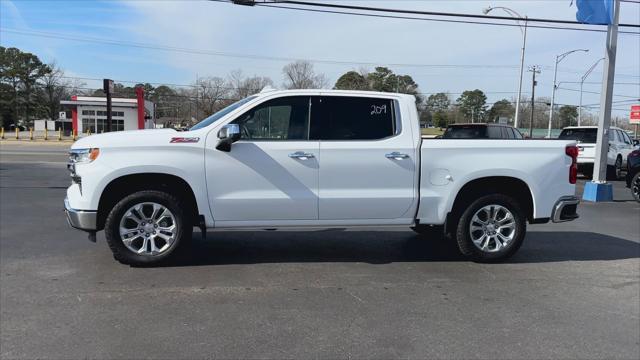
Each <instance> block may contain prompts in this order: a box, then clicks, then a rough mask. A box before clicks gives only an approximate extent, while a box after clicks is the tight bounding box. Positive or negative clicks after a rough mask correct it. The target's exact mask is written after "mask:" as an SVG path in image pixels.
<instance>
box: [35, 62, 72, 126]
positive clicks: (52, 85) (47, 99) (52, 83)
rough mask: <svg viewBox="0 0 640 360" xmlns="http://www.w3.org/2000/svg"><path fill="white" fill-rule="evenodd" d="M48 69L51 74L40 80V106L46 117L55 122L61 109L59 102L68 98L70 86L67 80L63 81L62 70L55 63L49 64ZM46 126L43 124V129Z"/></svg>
mask: <svg viewBox="0 0 640 360" xmlns="http://www.w3.org/2000/svg"><path fill="white" fill-rule="evenodd" d="M49 68H50V69H51V72H49V73H47V74H45V75H43V76H42V78H40V85H41V89H42V93H41V95H42V104H43V107H44V111H45V113H46V114H47V117H48V118H49V119H51V120H55V118H56V116H57V115H58V112H59V110H60V108H61V107H60V101H61V100H63V99H64V98H66V97H68V96H69V94H70V92H69V91H70V89H71V88H72V85H71V82H70V81H69V80H65V78H64V70H62V69H61V68H60V67H59V66H58V65H57V64H56V62H55V61H54V62H52V63H50V64H49ZM46 126H47V125H46V123H45V129H46Z"/></svg>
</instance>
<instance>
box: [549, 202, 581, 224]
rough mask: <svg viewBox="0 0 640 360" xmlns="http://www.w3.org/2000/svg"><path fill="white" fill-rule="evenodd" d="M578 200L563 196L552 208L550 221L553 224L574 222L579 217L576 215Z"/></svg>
mask: <svg viewBox="0 0 640 360" xmlns="http://www.w3.org/2000/svg"><path fill="white" fill-rule="evenodd" d="M579 203H580V199H578V198H577V197H576V196H563V197H561V198H560V199H559V200H558V201H557V202H556V204H555V205H554V206H553V212H552V213H551V221H553V222H554V223H559V222H565V221H571V220H575V219H577V218H579V217H580V215H578V212H577V210H578V204H579Z"/></svg>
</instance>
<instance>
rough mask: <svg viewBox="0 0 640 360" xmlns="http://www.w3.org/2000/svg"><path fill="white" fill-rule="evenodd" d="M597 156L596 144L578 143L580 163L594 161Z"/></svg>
mask: <svg viewBox="0 0 640 360" xmlns="http://www.w3.org/2000/svg"><path fill="white" fill-rule="evenodd" d="M595 156H596V144H591V143H578V163H582V162H593V159H594V158H595Z"/></svg>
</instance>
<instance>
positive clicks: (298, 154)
mask: <svg viewBox="0 0 640 360" xmlns="http://www.w3.org/2000/svg"><path fill="white" fill-rule="evenodd" d="M289 157H290V158H292V159H300V160H307V159H311V158H313V157H315V156H314V155H313V154H312V153H306V152H304V151H296V152H294V153H291V154H289Z"/></svg>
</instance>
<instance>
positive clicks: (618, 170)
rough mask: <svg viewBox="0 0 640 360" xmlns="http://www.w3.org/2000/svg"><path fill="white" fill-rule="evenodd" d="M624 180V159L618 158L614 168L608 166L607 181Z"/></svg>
mask: <svg viewBox="0 0 640 360" xmlns="http://www.w3.org/2000/svg"><path fill="white" fill-rule="evenodd" d="M621 178H622V158H621V157H620V156H618V157H617V158H616V162H615V164H614V165H613V166H611V165H607V180H620V179H621Z"/></svg>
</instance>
